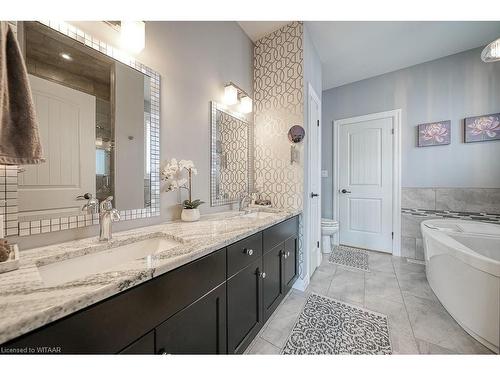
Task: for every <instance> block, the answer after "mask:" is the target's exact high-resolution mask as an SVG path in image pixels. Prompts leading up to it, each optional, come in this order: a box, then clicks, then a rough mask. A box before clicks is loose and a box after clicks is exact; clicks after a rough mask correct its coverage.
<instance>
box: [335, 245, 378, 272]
mask: <svg viewBox="0 0 500 375" xmlns="http://www.w3.org/2000/svg"><path fill="white" fill-rule="evenodd" d="M328 260H329V262H330V263H334V264H338V265H340V266H344V267H350V268H355V269H357V270H362V271H368V253H367V252H366V250H363V249H357V248H355V247H350V246H344V245H339V246H334V247H333V251H332V253H331V254H330V258H329V259H328Z"/></svg>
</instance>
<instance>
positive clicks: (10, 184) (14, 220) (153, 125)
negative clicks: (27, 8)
mask: <svg viewBox="0 0 500 375" xmlns="http://www.w3.org/2000/svg"><path fill="white" fill-rule="evenodd" d="M39 22H40V23H41V24H43V25H45V26H47V27H50V28H51V29H53V30H55V31H58V32H60V33H62V34H64V35H66V36H68V37H70V38H71V39H73V40H75V41H77V42H79V43H81V44H83V45H85V46H87V47H90V48H92V49H94V50H97V51H99V52H101V53H103V54H105V55H107V56H109V57H111V58H113V59H115V60H118V61H120V62H122V63H124V64H126V65H128V66H130V67H131V68H134V69H136V70H138V71H140V72H141V73H143V74H145V75H147V76H149V77H150V78H151V117H150V140H151V147H150V160H151V162H150V165H151V206H150V207H146V208H138V209H130V210H122V211H120V216H121V219H120V221H127V220H135V219H144V218H148V217H154V216H159V215H160V84H161V82H160V74H159V73H158V72H156V71H155V70H153V69H151V68H149V67H148V66H146V65H144V64H142V63H140V62H139V61H137V60H135V59H134V58H132V57H130V56H128V55H127V54H125V53H123V52H122V51H120V50H119V49H116V48H114V47H112V46H111V45H109V44H107V43H105V42H102V41H100V40H99V39H97V38H95V37H93V36H92V35H90V34H87V33H85V32H83V31H82V30H79V29H77V28H76V27H74V26H72V25H70V24H68V23H66V22H64V21H53V20H45V21H39ZM11 25H12V26H13V27H15V28H16V30H17V22H14V21H13V22H11ZM4 170H5V171H6V172H5V173H4V172H3V171H4ZM14 171H15V172H14ZM7 174H8V175H7ZM17 176H18V167H17V166H0V215H4V216H5V223H4V227H5V235H6V236H15V235H19V236H29V235H33V234H40V233H48V232H55V231H60V230H67V229H76V228H82V227H87V226H91V225H97V224H99V216H98V215H97V214H94V215H83V214H82V215H71V216H67V217H59V218H51V219H41V220H32V221H23V222H18V218H19V217H18V204H17ZM2 189H3V190H2Z"/></svg>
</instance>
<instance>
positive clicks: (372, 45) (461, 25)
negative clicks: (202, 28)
mask: <svg viewBox="0 0 500 375" xmlns="http://www.w3.org/2000/svg"><path fill="white" fill-rule="evenodd" d="M285 23H286V22H250V21H249V22H239V24H240V26H241V27H242V28H243V30H244V31H245V32H246V33H247V35H248V36H249V37H250V38H251V39H252V40H253V41H255V40H257V39H259V38H261V37H262V36H264V35H266V34H268V33H270V32H272V31H274V30H276V29H278V28H279V27H281V26H282V25H283V24H285ZM305 25H306V28H307V30H308V31H309V33H310V35H311V38H312V41H313V43H314V45H315V47H316V50H317V51H318V54H319V57H320V59H321V62H322V68H323V69H322V76H323V90H326V89H329V88H333V87H338V86H342V85H345V84H348V83H351V82H356V81H359V80H362V79H365V78H370V77H374V76H377V75H380V74H384V73H388V72H392V71H395V70H398V69H402V68H406V67H409V66H412V65H416V64H421V63H423V62H426V61H431V60H435V59H438V58H441V57H444V56H448V55H452V54H455V53H459V52H462V51H466V50H468V49H472V48H476V47H480V46H484V45H485V44H487V43H489V42H491V41H492V40H494V39H496V38H498V37H500V22H476V21H474V22H471V21H411V22H402V21H401V22H389V21H378V22H377V21H307V22H305Z"/></svg>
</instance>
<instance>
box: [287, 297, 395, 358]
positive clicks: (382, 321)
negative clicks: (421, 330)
mask: <svg viewBox="0 0 500 375" xmlns="http://www.w3.org/2000/svg"><path fill="white" fill-rule="evenodd" d="M282 354H392V347H391V341H390V338H389V326H388V323H387V317H386V316H385V315H382V314H379V313H377V312H374V311H370V310H365V309H363V308H360V307H357V306H354V305H351V304H348V303H345V302H341V301H338V300H335V299H332V298H328V297H323V296H320V295H318V294H311V295H310V296H309V297H308V299H307V301H306V304H305V306H304V308H303V309H302V312H301V313H300V315H299V318H298V320H297V322H296V323H295V326H294V327H293V329H292V332H291V333H290V336H289V337H288V339H287V341H286V344H285V347H284V348H283V350H282Z"/></svg>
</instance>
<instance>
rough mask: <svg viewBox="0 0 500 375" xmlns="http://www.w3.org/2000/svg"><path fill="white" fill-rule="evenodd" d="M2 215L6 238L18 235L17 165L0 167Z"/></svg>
mask: <svg viewBox="0 0 500 375" xmlns="http://www.w3.org/2000/svg"><path fill="white" fill-rule="evenodd" d="M0 215H2V216H3V218H4V223H3V230H4V234H5V236H15V235H17V233H18V229H17V221H18V206H17V166H16V165H0Z"/></svg>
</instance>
